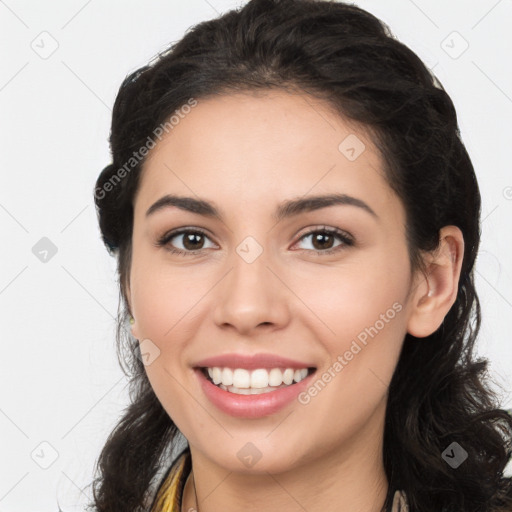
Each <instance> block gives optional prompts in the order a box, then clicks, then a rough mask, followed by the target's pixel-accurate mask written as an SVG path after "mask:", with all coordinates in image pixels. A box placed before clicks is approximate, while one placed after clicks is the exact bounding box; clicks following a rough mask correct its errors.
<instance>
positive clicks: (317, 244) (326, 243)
mask: <svg viewBox="0 0 512 512" xmlns="http://www.w3.org/2000/svg"><path fill="white" fill-rule="evenodd" d="M308 237H312V238H311V243H312V245H313V249H312V250H313V251H314V252H316V253H317V254H319V255H322V254H331V253H334V252H337V251H340V250H343V249H345V248H347V247H351V246H353V245H354V238H353V237H352V236H351V235H349V234H348V233H345V232H344V231H341V230H340V229H336V228H328V227H326V226H324V227H322V228H321V229H318V228H317V229H314V230H312V231H308V232H307V233H306V234H305V235H303V236H301V237H300V239H299V241H300V240H305V239H306V238H308ZM336 238H337V239H338V240H340V241H341V243H339V244H338V245H335V246H332V243H333V241H334V240H335V239H336Z"/></svg>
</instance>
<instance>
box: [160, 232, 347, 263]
mask: <svg viewBox="0 0 512 512" xmlns="http://www.w3.org/2000/svg"><path fill="white" fill-rule="evenodd" d="M308 237H311V242H312V245H313V247H312V249H302V250H306V251H309V252H310V251H311V250H313V251H314V252H315V253H317V254H318V255H322V254H323V255H325V254H331V253H334V252H337V251H340V250H343V249H346V248H347V247H351V246H353V245H354V238H353V237H352V235H350V234H349V233H346V232H344V231H341V230H340V229H336V228H328V227H326V226H324V227H322V228H316V229H314V230H311V231H309V232H307V233H306V234H304V235H302V236H301V237H300V239H299V242H300V241H301V240H305V239H307V238H308ZM175 238H176V239H180V238H181V246H182V248H179V247H178V248H176V247H175V246H174V244H173V243H171V242H172V240H174V239H175ZM336 238H337V239H338V240H339V241H340V243H339V244H338V245H335V246H332V243H333V242H334V241H335V239H336ZM205 239H208V240H209V237H208V236H207V235H206V233H205V232H204V231H202V230H199V229H191V228H183V229H178V230H176V231H171V232H170V233H165V234H164V235H163V236H162V237H161V238H160V239H159V240H158V241H157V242H156V244H155V245H156V246H157V247H165V248H166V250H168V251H169V252H170V253H172V254H179V255H181V256H187V255H192V256H193V255H196V254H199V253H200V252H201V251H202V250H203V249H205V247H204V240H205ZM213 246H215V244H213Z"/></svg>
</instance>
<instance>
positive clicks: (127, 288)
mask: <svg viewBox="0 0 512 512" xmlns="http://www.w3.org/2000/svg"><path fill="white" fill-rule="evenodd" d="M124 294H125V297H126V303H127V306H128V312H129V314H131V315H132V317H133V320H134V321H133V324H130V331H131V333H132V335H133V337H134V338H135V339H139V329H138V325H137V319H136V318H135V314H134V313H133V309H132V295H131V289H130V282H129V280H127V282H126V283H125V286H124Z"/></svg>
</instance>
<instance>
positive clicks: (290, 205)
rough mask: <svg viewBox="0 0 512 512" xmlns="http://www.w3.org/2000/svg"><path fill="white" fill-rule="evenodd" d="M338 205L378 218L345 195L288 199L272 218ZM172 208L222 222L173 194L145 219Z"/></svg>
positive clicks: (207, 206) (205, 206)
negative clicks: (354, 207) (359, 210)
mask: <svg viewBox="0 0 512 512" xmlns="http://www.w3.org/2000/svg"><path fill="white" fill-rule="evenodd" d="M338 205H348V206H356V207H357V208H361V209H362V210H364V211H366V212H367V213H369V214H371V215H372V216H373V217H374V218H375V219H378V218H379V216H378V215H377V214H376V213H375V212H374V211H373V210H372V208H370V206H368V205H367V204H366V203H365V202H364V201H363V200H361V199H358V198H356V197H352V196H349V195H346V194H328V195H317V196H307V197H302V198H299V199H289V200H287V201H284V202H282V203H280V204H279V205H278V207H277V209H276V211H275V213H274V214H273V215H272V217H273V219H275V220H276V221H277V222H279V221H281V220H283V219H286V218H289V217H293V216H295V215H299V214H300V213H304V212H311V211H314V210H320V209H321V208H327V207H328V206H338ZM172 206H175V207H177V208H180V209H181V210H184V211H187V212H191V213H196V214H198V215H204V216H205V217H211V218H214V219H218V220H220V221H222V215H221V214H220V212H219V210H218V209H217V208H216V207H215V206H214V205H213V204H212V203H210V202H208V201H205V200H203V199H195V198H193V197H185V196H177V195H173V194H167V195H165V196H163V197H161V198H160V199H158V201H156V202H155V203H154V204H152V205H151V206H150V207H149V209H148V211H147V212H146V217H149V216H150V215H152V214H154V213H156V212H158V211H160V210H163V209H165V208H169V207H172Z"/></svg>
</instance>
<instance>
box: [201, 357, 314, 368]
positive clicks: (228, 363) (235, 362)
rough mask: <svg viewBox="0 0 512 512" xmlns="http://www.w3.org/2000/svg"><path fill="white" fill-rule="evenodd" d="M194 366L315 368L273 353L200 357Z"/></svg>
mask: <svg viewBox="0 0 512 512" xmlns="http://www.w3.org/2000/svg"><path fill="white" fill-rule="evenodd" d="M193 366H194V367H195V368H213V367H215V366H217V367H221V368H224V367H227V368H245V369H247V370H256V369H258V368H296V369H301V368H316V367H315V365H314V364H312V363H311V362H308V361H297V360H294V359H289V358H286V357H282V356H277V355H274V354H268V353H263V354H253V355H245V354H223V355H218V356H213V357H208V358H206V359H202V360H201V361H198V362H197V363H195V364H194V365H193Z"/></svg>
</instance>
